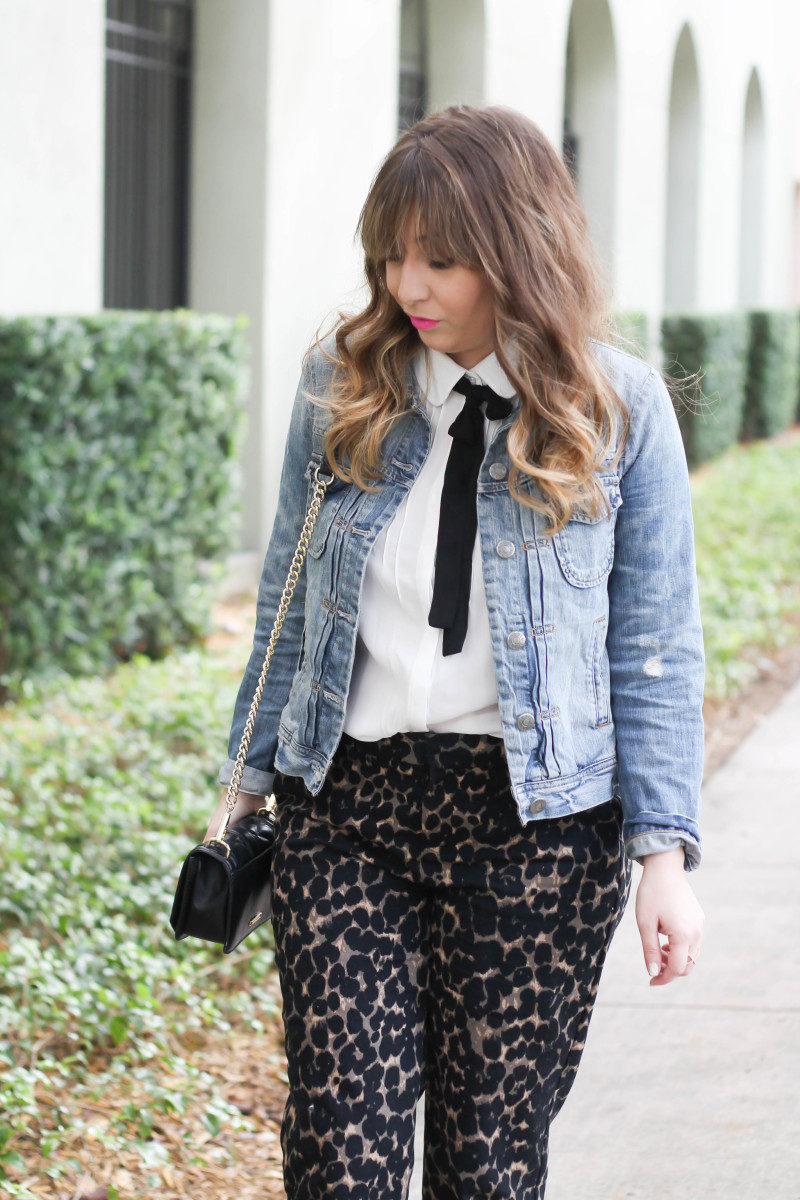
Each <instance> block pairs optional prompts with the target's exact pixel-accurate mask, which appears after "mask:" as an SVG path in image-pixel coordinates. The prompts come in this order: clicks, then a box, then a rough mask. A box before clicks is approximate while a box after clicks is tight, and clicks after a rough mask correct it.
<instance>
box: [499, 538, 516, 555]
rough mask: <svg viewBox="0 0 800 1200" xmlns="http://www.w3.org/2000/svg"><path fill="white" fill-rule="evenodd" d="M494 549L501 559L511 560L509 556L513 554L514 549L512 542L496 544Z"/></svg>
mask: <svg viewBox="0 0 800 1200" xmlns="http://www.w3.org/2000/svg"><path fill="white" fill-rule="evenodd" d="M495 549H496V550H497V553H498V554H499V555H500V557H501V558H511V555H512V554H514V552H515V549H516V548H515V546H514V543H513V542H506V541H502V542H498V543H497V546H496V547H495Z"/></svg>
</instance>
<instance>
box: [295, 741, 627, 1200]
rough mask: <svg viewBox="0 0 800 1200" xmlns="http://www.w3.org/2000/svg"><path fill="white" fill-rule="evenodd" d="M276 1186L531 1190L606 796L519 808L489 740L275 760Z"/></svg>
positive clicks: (588, 943)
mask: <svg viewBox="0 0 800 1200" xmlns="http://www.w3.org/2000/svg"><path fill="white" fill-rule="evenodd" d="M273 791H274V795H275V799H276V804H277V818H276V821H277V835H276V839H277V840H276V845H275V852H274V858H273V864H272V910H273V917H272V925H273V934H274V939H275V961H276V966H277V969H278V973H279V978H280V985H281V993H282V998H283V1022H284V1033H285V1047H286V1057H287V1063H288V1075H289V1095H288V1099H287V1102H286V1108H285V1110H284V1114H283V1122H282V1125H281V1149H282V1152H283V1172H284V1185H285V1188H286V1195H287V1197H288V1200H323V1198H325V1200H401V1198H402V1200H405V1197H407V1195H408V1186H409V1180H410V1178H411V1173H412V1168H413V1145H414V1127H415V1113H416V1106H417V1103H418V1101H419V1098H420V1096H421V1095H422V1092H423V1090H424V1092H425V1130H424V1133H425V1153H424V1161H423V1182H422V1195H423V1198H424V1200H478V1198H479V1197H483V1196H486V1197H488V1196H491V1197H495V1198H498V1197H509V1198H511V1197H513V1200H542V1197H543V1196H544V1189H545V1183H546V1180H547V1153H548V1136H549V1127H550V1122H551V1121H552V1119H553V1117H554V1116H555V1115H556V1114H557V1113H558V1111H559V1109H560V1108H561V1106H562V1105H563V1103H564V1101H565V1099H566V1097H567V1094H568V1092H569V1090H570V1088H571V1087H572V1084H573V1082H574V1079H575V1075H576V1072H577V1069H578V1063H579V1060H580V1058H581V1054H582V1052H583V1049H584V1045H585V1042H586V1034H587V1028H588V1025H589V1020H590V1017H591V1012H592V1008H593V1005H594V1000H595V996H596V992H597V987H598V984H599V980H600V973H601V971H602V968H603V964H604V961H605V957H606V952H607V950H608V947H609V945H610V942H611V938H612V936H613V934H614V932H615V930H616V928H617V926H618V924H619V922H620V920H621V918H622V914H623V912H624V909H625V905H626V903H627V901H628V897H629V894H630V885H631V861H630V859H628V858H627V857H626V856H625V853H624V846H623V840H622V812H621V807H620V804H619V801H618V799H617V798H616V797H614V798H612V799H611V800H609V801H608V802H606V803H605V804H601V805H598V806H596V807H594V808H591V809H587V810H586V811H584V812H582V813H577V814H574V815H571V816H568V817H560V818H552V819H545V820H537V821H533V822H531V823H529V824H528V825H526V826H523V825H522V823H521V821H520V818H519V814H518V811H517V808H516V804H515V801H514V798H513V793H512V790H511V783H510V778H509V773H508V764H507V760H506V756H505V747H504V744H503V740H502V738H497V737H494V736H491V735H488V734H485V735H484V734H464V733H453V732H450V733H438V734H435V733H429V732H414V733H398V734H395V735H394V736H393V737H389V738H383V739H380V740H379V741H374V742H363V741H356V740H355V739H354V738H351V737H350V736H349V735H347V734H344V735H343V736H342V738H341V741H340V743H339V746H338V748H337V751H336V754H335V756H334V759H333V761H332V763H331V766H330V769H329V771H328V774H327V776H326V778H325V781H324V783H323V786H322V789H321V790H320V792H319V794H318V795H317V796H312V795H311V793H310V792H309V791H308V790H307V788H306V786H305V783H304V781H303V780H302V779H300V778H299V777H297V776H289V775H283V774H282V773H281V772H278V773H277V774H276V777H275V783H274V788H273Z"/></svg>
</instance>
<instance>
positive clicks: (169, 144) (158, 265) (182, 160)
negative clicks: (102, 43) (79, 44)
mask: <svg viewBox="0 0 800 1200" xmlns="http://www.w3.org/2000/svg"><path fill="white" fill-rule="evenodd" d="M193 7H194V0H107V4H106V136H105V154H106V162H105V264H104V271H105V277H104V295H103V303H104V305H105V307H106V308H155V309H164V308H176V307H184V306H185V305H186V302H187V300H186V297H187V262H188V233H189V230H188V214H189V134H190V115H191V71H192V53H191V47H192V26H193V20H192V17H193V12H192V10H193Z"/></svg>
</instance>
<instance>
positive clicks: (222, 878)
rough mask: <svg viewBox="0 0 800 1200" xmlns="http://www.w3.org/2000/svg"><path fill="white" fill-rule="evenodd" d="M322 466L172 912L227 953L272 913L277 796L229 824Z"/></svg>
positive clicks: (182, 932)
mask: <svg viewBox="0 0 800 1200" xmlns="http://www.w3.org/2000/svg"><path fill="white" fill-rule="evenodd" d="M320 466H327V463H326V462H325V460H324V459H323V462H322V464H320V465H318V466H317V467H316V468H315V470H314V478H315V481H316V486H315V491H314V495H313V497H312V500H311V503H310V505H309V508H308V513H307V514H306V519H305V523H304V525H303V528H302V530H301V532H300V540H299V542H298V543H297V549H296V551H295V554H294V558H293V559H292V563H291V566H290V567H289V574H288V577H287V579H286V586H285V587H284V589H283V594H282V596H281V600H280V604H279V605H278V612H277V614H276V617H275V624H274V625H273V627H272V633H271V634H270V639H269V644H268V646H267V651H266V654H265V656H264V665H263V667H262V668H261V675H260V677H259V680H258V685H257V687H256V690H255V694H254V696H253V702H252V704H251V705H250V712H249V713H248V716H247V720H246V721H245V725H244V731H243V733H242V740H241V742H240V744H239V752H238V754H237V755H236V763H235V765H234V768H233V774H232V776H231V781H230V783H229V785H228V794H227V795H226V797H225V808H226V811H225V815H224V817H223V818H222V820H221V822H220V825H219V829H218V830H217V832H216V834H215V836H214V837H212V838H207V839H206V840H205V841H203V842H201V843H200V844H199V845H198V846H195V847H194V849H193V850H191V851H190V852H189V854H188V855H187V856H186V858H185V860H184V862H183V866H182V867H181V872H180V876H179V878H178V884H177V887H176V889H175V899H174V900H173V904H172V912H171V914H170V918H169V923H170V925H171V926H172V929H173V931H174V933H175V940H176V941H181V939H182V938H186V937H196V938H201V939H202V940H204V941H207V942H220V943H221V944H222V948H223V953H225V954H230V953H231V951H232V950H235V949H236V947H237V946H238V945H239V943H240V942H242V941H244V939H245V938H246V937H247V935H248V933H252V932H253V930H254V929H258V927H259V925H263V924H264V923H265V922H266V921H269V920H270V918H271V916H272V879H271V868H272V851H273V848H274V845H275V804H274V800H275V797H274V796H272V797H270V799H272V801H273V804H272V806H271V807H270V806H267V805H265V806H264V807H263V808H259V810H258V811H257V812H254V813H247V814H246V815H245V816H243V817H241V818H240V819H239V820H238V821H237V822H236V824H235V825H232V826H230V828H228V822H229V820H230V815H231V813H232V812H233V809H234V806H235V804H236V797H237V795H238V794H239V787H240V785H241V779H242V773H243V771H244V766H245V759H246V757H247V750H248V747H249V745H250V738H251V737H252V735H253V726H254V724H255V718H256V713H257V711H258V705H259V701H260V700H261V694H262V692H263V690H264V681H265V678H266V674H267V671H268V670H269V664H270V662H271V661H272V653H273V650H274V649H275V643H276V642H277V640H278V636H279V634H280V631H281V627H282V626H283V621H284V618H285V616H286V612H287V609H288V607H289V602H290V601H291V599H292V595H293V593H294V589H295V584H296V583H297V579H298V577H299V574H300V567H301V566H302V565H303V560H304V559H305V556H306V551H307V550H308V543H309V541H310V538H311V534H312V533H313V531H314V526H315V524H316V521H317V517H318V515H319V509H320V504H321V503H322V497H323V496H324V495H325V490H326V488H327V486H328V484H329V483H330V482H331V480H332V479H333V473H331V474H330V477H328V478H326V477H325V476H324V475H323V476H320Z"/></svg>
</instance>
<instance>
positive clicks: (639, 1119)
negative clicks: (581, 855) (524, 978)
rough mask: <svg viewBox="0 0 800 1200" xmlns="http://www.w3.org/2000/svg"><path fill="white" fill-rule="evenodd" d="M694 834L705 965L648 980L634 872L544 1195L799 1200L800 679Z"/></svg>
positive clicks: (732, 769)
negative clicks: (662, 981) (659, 982)
mask: <svg viewBox="0 0 800 1200" xmlns="http://www.w3.org/2000/svg"><path fill="white" fill-rule="evenodd" d="M700 830H701V834H702V839H703V861H702V863H701V865H700V868H699V869H698V870H697V871H693V872H692V873H691V875H690V876H689V880H690V882H691V884H692V887H693V889H694V892H695V894H696V896H697V898H698V900H699V901H700V904H701V905H702V907H703V911H704V913H705V916H706V924H705V930H704V936H703V944H702V947H701V951H700V959H699V962H698V965H697V966H696V967H695V968H694V969H693V973H692V974H691V975H689V976H687V977H685V978H680V979H676V980H674V981H673V982H672V983H670V984H668V985H666V986H664V987H659V988H651V987H650V986H649V979H648V976H647V973H646V971H645V968H644V958H643V955H642V945H641V939H640V937H639V931H638V929H637V926H636V918H635V906H636V889H637V887H638V883H639V879H640V878H641V868H640V867H638V866H636V865H634V868H633V870H634V879H633V886H632V889H631V897H630V901H629V903H628V907H627V909H626V912H625V915H624V917H623V919H622V922H621V924H620V926H619V928H618V930H617V932H616V935H615V937H614V940H613V941H612V943H611V948H610V950H609V953H608V957H607V959H606V965H605V968H604V971H603V975H602V978H601V981H600V989H599V992H598V997H597V1002H596V1005H595V1008H594V1011H593V1014H592V1019H591V1023H590V1026H589V1033H588V1038H587V1043H586V1049H585V1050H584V1054H583V1058H582V1060H581V1065H580V1068H579V1071H578V1076H577V1079H576V1081H575V1084H574V1086H573V1088H572V1091H571V1092H570V1094H569V1096H568V1097H567V1101H566V1103H565V1105H564V1107H563V1109H562V1110H561V1112H560V1113H559V1115H558V1116H557V1117H556V1119H555V1121H554V1122H553V1125H552V1129H551V1133H550V1165H549V1172H548V1183H547V1200H717V1198H719V1200H723V1198H724V1200H734V1197H735V1198H736V1200H739V1198H740V1197H741V1198H745V1197H746V1200H800V1136H798V1129H799V1127H800V683H798V684H796V685H795V686H794V687H793V688H792V689H791V690H790V691H789V692H788V693H787V695H786V696H785V697H784V698H783V700H782V701H781V702H780V703H779V705H778V706H777V707H776V708H774V709H773V710H772V712H771V713H768V714H767V715H766V716H765V717H763V718H761V720H760V721H759V724H758V725H757V726H756V728H755V729H754V730H753V731H752V732H751V733H750V734H749V736H748V737H747V738H746V739H745V740H744V741H743V742H742V744H741V745H740V746H739V747H738V749H737V750H736V751H734V753H733V754H732V755H731V757H730V758H729V759H728V760H727V762H725V763H724V764H723V766H722V767H720V768H719V769H718V770H717V771H716V772H715V773H714V774H713V775H712V776H710V777H709V778H708V779H707V781H706V783H705V785H704V787H703V809H702V812H701V815H700ZM423 1103H424V1098H423V1101H421V1102H420V1107H419V1109H418V1112H417V1137H416V1147H415V1158H416V1162H415V1171H414V1178H413V1179H412V1186H411V1190H410V1200H419V1196H420V1191H419V1185H420V1180H421V1157H422V1136H423V1111H422V1110H423Z"/></svg>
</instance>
